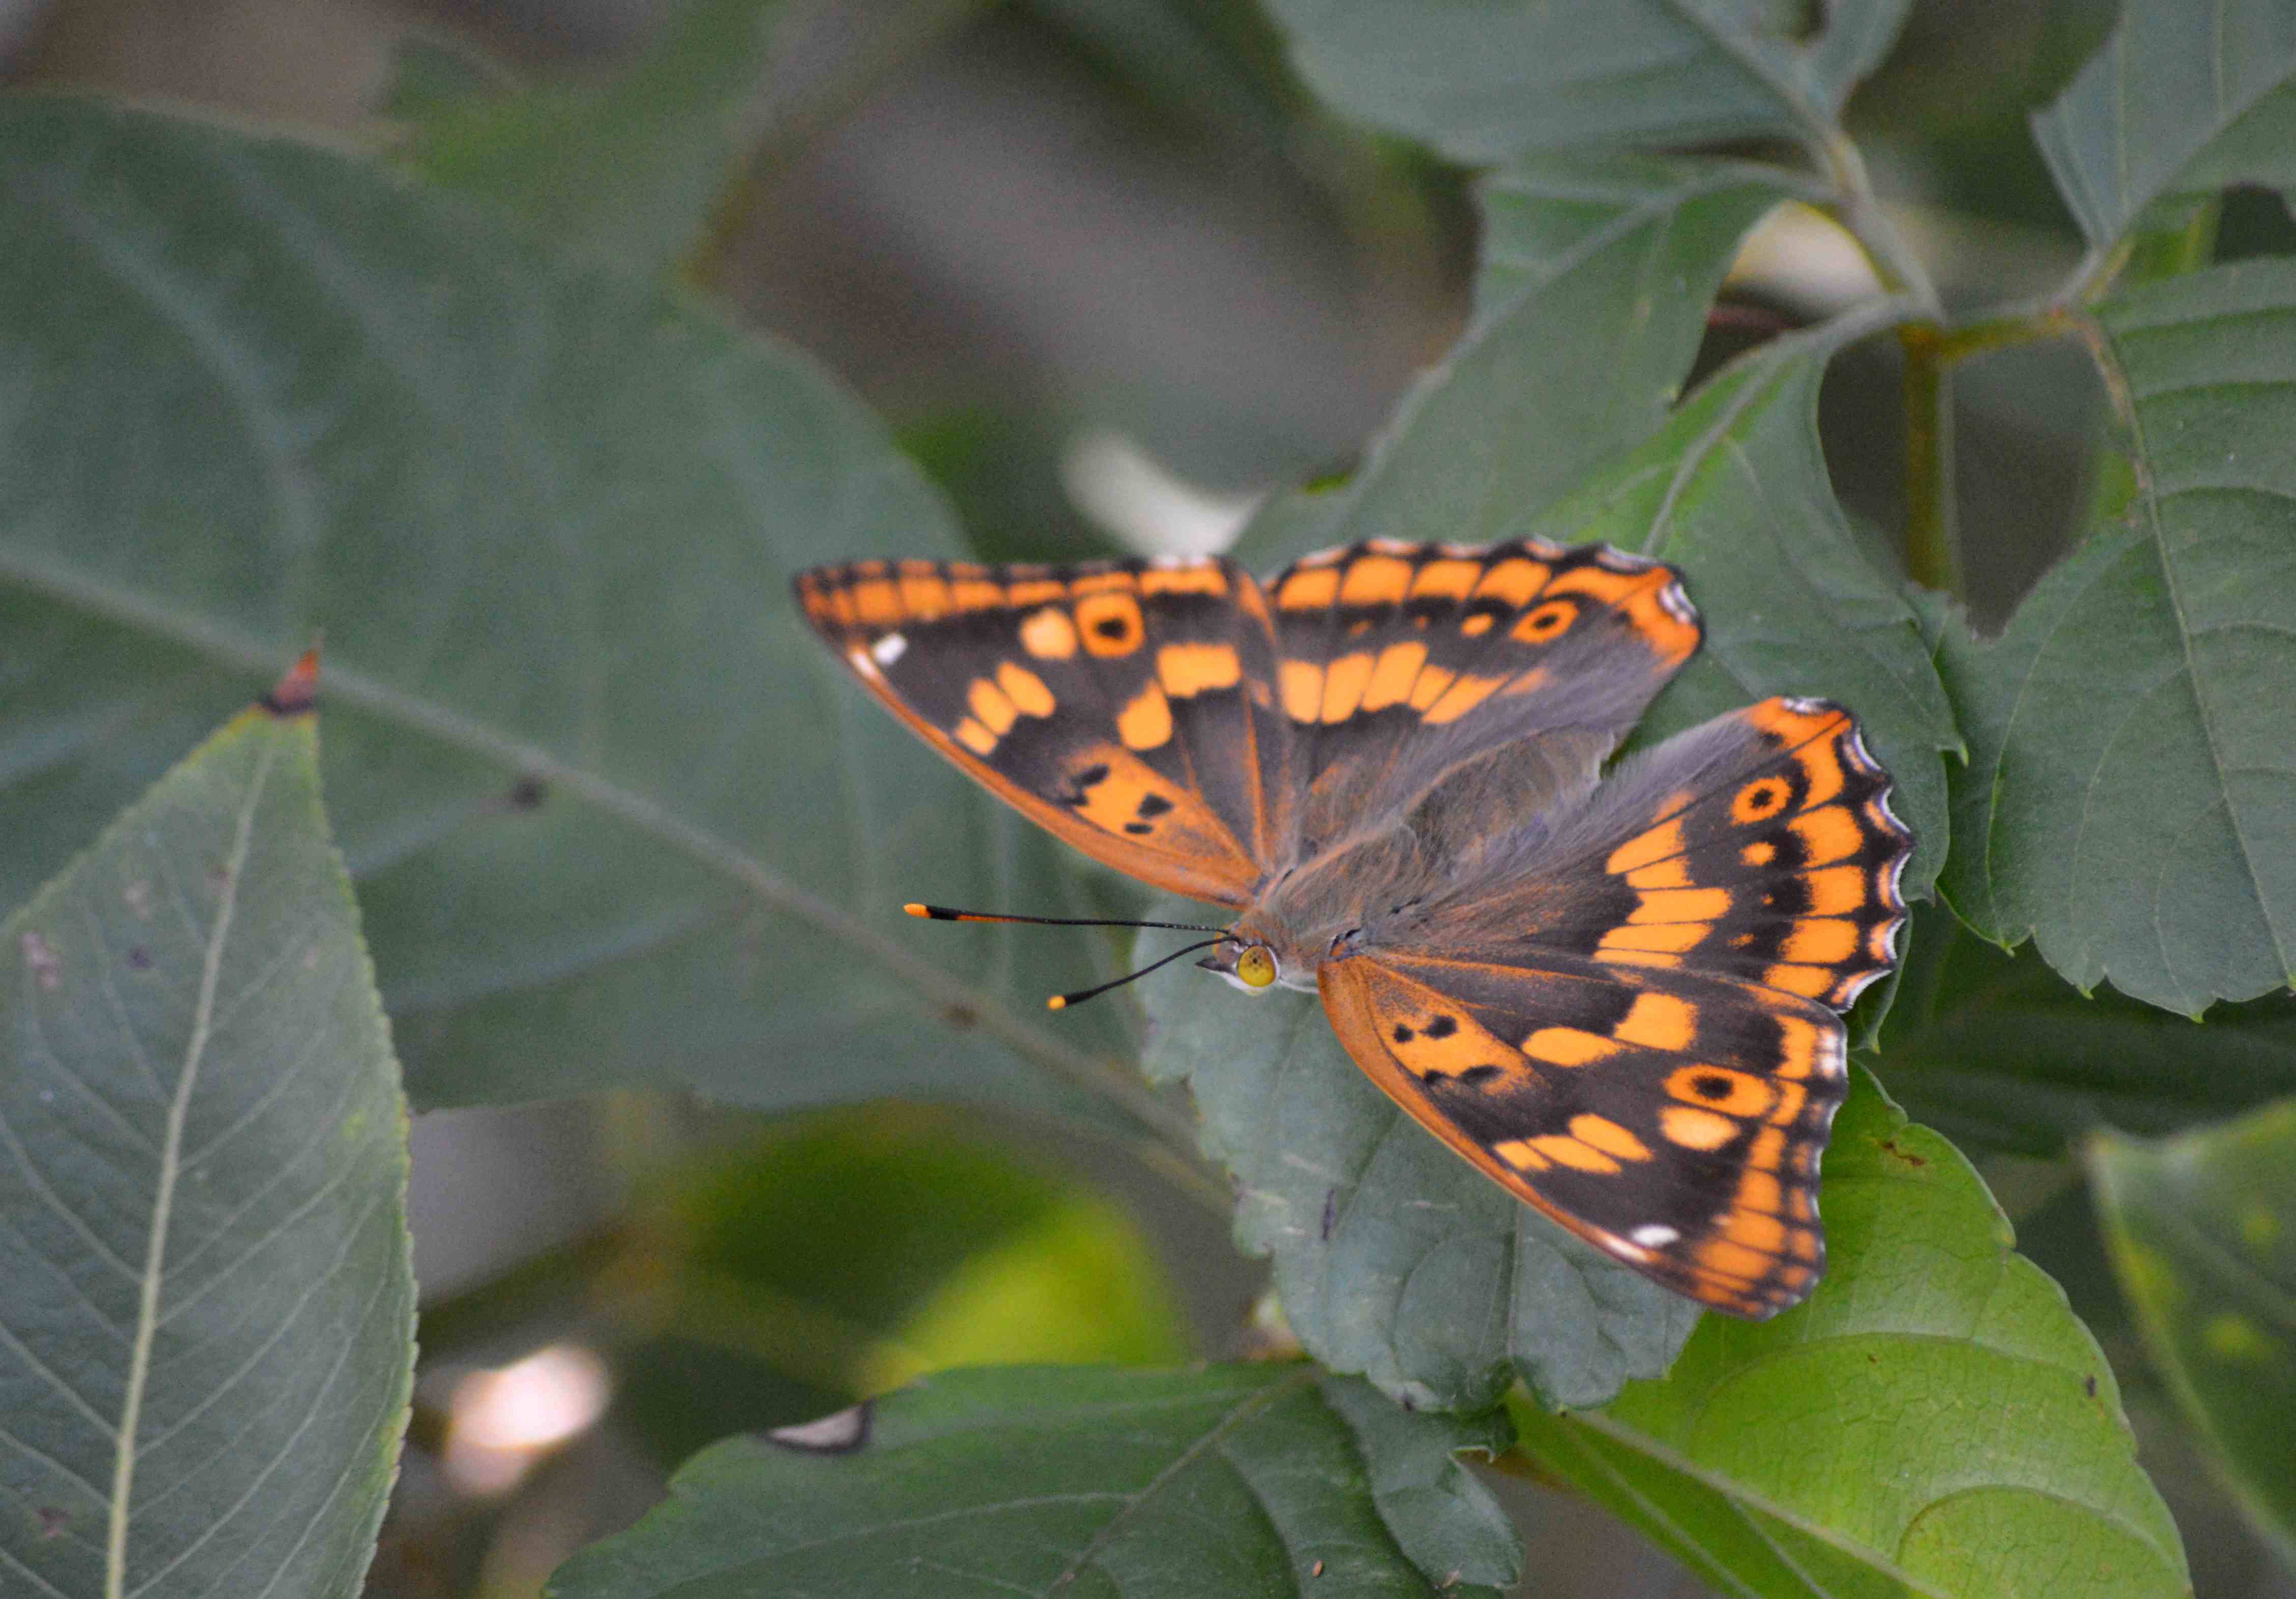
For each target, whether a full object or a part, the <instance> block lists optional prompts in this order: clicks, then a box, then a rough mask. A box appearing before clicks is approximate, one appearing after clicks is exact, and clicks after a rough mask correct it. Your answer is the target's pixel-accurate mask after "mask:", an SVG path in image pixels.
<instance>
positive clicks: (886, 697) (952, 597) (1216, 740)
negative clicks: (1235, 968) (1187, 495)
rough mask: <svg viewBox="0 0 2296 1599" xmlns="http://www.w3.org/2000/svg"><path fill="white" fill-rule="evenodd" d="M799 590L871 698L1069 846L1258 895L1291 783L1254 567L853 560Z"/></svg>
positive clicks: (1158, 874) (1176, 887)
mask: <svg viewBox="0 0 2296 1599" xmlns="http://www.w3.org/2000/svg"><path fill="white" fill-rule="evenodd" d="M796 589H797V596H798V602H799V606H800V607H801V608H802V609H803V610H804V612H805V614H806V617H807V619H808V621H809V622H811V623H812V624H813V626H814V627H815V629H816V631H819V632H820V633H821V634H822V635H823V637H824V638H825V639H828V641H829V642H830V644H831V645H832V647H834V648H835V649H836V651H837V653H838V655H839V656H840V658H841V659H843V660H844V661H845V663H846V664H848V665H849V667H851V668H852V670H853V672H855V674H856V675H857V676H858V677H859V678H860V679H861V680H862V682H863V683H865V685H867V687H868V688H869V689H870V691H871V692H872V693H873V694H875V695H876V696H878V698H880V699H881V700H883V701H884V702H885V703H886V704H887V705H890V707H891V708H892V709H893V710H894V712H895V713H898V715H899V716H900V717H901V718H902V720H904V721H906V722H908V723H909V725H910V726H911V727H913V728H914V729H916V730H917V731H918V732H919V733H921V734H922V735H923V736H924V738H926V739H927V740H928V741H929V742H930V743H931V744H932V746H934V747H935V748H936V749H938V750H939V751H940V752H941V753H942V754H945V755H947V757H948V758H949V759H950V760H952V761H955V762H956V763H957V764H958V765H959V766H961V767H963V768H964V770H965V771H968V772H970V773H972V775H973V776H974V777H976V778H978V779H980V781H981V782H983V783H985V784H987V785H988V787H990V788H992V789H994V790H995V791H996V793H997V794H999V795H1002V796H1003V797H1004V798H1005V799H1006V800H1008V801H1010V802H1011V803H1012V804H1014V805H1016V806H1017V807H1019V808H1020V809H1021V811H1023V812H1026V813H1027V814H1028V815H1029V816H1030V817H1032V818H1034V819H1035V820H1037V821H1038V822H1040V823H1042V824H1043V825H1044V826H1046V828H1050V829H1051V830H1052V831H1053V832H1054V833H1056V834H1057V835H1059V836H1060V837H1062V838H1064V839H1066V840H1067V841H1068V842H1069V843H1070V844H1072V845H1076V846H1077V847H1078V848H1079V849H1081V850H1083V851H1084V852H1085V853H1087V854H1090V855H1092V856H1094V857H1095V858H1097V859H1099V860H1101V861H1106V862H1107V863H1108V864H1110V865H1111V866H1114V867H1117V868H1119V870H1124V871H1128V872H1130V873H1131V874H1132V875H1133V876H1135V877H1137V878H1143V879H1144V880H1145V881H1147V882H1149V883H1152V884H1154V885H1156V886H1159V887H1161V888H1168V889H1171V890H1173V891H1175V892H1177V893H1181V894H1192V895H1193V896H1195V897H1197V898H1199V899H1206V900H1211V901H1215V902H1218V903H1226V904H1231V905H1241V904H1243V903H1247V902H1248V901H1249V900H1250V898H1251V892H1252V889H1253V886H1254V885H1255V884H1257V883H1258V882H1259V879H1260V878H1261V877H1262V876H1263V875H1264V873H1265V870H1266V862H1267V860H1268V859H1269V857H1270V855H1271V854H1272V853H1273V852H1274V850H1275V840H1276V839H1277V838H1278V837H1280V836H1281V834H1282V833H1283V829H1284V828H1286V827H1287V826H1288V823H1287V821H1286V820H1285V818H1284V817H1283V815H1282V814H1280V813H1276V812H1272V811H1271V805H1270V799H1269V796H1270V795H1275V796H1279V803H1280V796H1282V795H1285V794H1288V793H1289V792H1290V786H1289V783H1288V781H1287V780H1286V779H1285V777H1284V771H1283V763H1284V761H1285V758H1286V749H1287V738H1288V734H1287V729H1285V727H1284V724H1283V719H1282V717H1281V716H1280V714H1279V713H1277V712H1276V711H1275V709H1274V706H1273V696H1272V693H1271V690H1270V687H1269V685H1270V682H1271V680H1272V678H1273V664H1274V645H1273V639H1272V636H1271V633H1270V630H1269V626H1268V622H1267V606H1266V601H1265V599H1264V598H1262V596H1261V594H1260V591H1259V586H1258V585H1257V584H1256V583H1255V582H1254V581H1252V579H1251V576H1250V574H1249V573H1244V572H1242V570H1241V569H1240V568H1238V567H1236V566H1234V565H1232V564H1231V563H1228V562H1226V561H1221V560H1214V559H1204V560H1192V561H1180V562H1148V561H1137V560H1135V561H1110V562H1096V563H1093V564H1090V565H1080V566H1065V567H1057V568H1054V567H1044V566H1027V565H1005V566H983V565H969V564H964V563H955V562H935V561H900V562H886V561H856V562H853V563H850V564H849V565H838V566H824V567H817V568H816V569H815V570H813V571H811V572H808V573H804V574H803V575H801V576H800V577H799V579H798V580H797V583H796Z"/></svg>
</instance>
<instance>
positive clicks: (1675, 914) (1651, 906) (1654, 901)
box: [1627, 888, 1730, 949]
mask: <svg viewBox="0 0 2296 1599" xmlns="http://www.w3.org/2000/svg"><path fill="white" fill-rule="evenodd" d="M1729 910H1730V891H1729V890H1728V889H1726V888H1660V889H1653V890H1651V891H1648V892H1646V893H1644V895H1643V899H1642V903H1641V904H1639V905H1636V907H1635V908H1634V910H1633V911H1631V912H1630V913H1629V914H1628V917H1627V920H1628V922H1629V923H1651V922H1671V921H1712V920H1714V919H1716V918H1718V917H1720V916H1724V915H1726V914H1728V912H1729ZM1658 947H1660V948H1661V949H1663V948H1665V947H1667V946H1665V945H1663V944H1661V945H1659V946H1658ZM1684 947H1685V948H1687V947H1688V946H1687V945H1685V946H1684Z"/></svg>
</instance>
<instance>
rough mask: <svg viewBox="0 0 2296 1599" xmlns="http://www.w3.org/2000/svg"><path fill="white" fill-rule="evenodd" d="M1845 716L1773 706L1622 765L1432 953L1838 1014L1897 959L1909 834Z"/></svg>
mask: <svg viewBox="0 0 2296 1599" xmlns="http://www.w3.org/2000/svg"><path fill="white" fill-rule="evenodd" d="M1889 791H1890V779H1889V776H1888V774H1887V773H1885V772H1884V771H1882V769H1881V767H1880V766H1878V765H1877V764H1875V762H1874V759H1873V757H1872V756H1870V755H1869V754H1866V746H1865V744H1864V742H1863V740H1862V739H1861V738H1859V737H1858V732H1857V722H1856V721H1855V720H1854V719H1853V718H1852V717H1851V716H1850V714H1849V712H1847V711H1845V710H1843V709H1842V708H1841V706H1839V705H1833V704H1832V703H1831V702H1829V701H1825V700H1815V699H1769V700H1764V701H1763V702H1761V703H1760V704H1759V705H1750V706H1748V707H1747V708H1746V709H1744V710H1743V711H1738V712H1734V713H1732V714H1730V715H1727V716H1720V717H1717V718H1715V719H1714V720H1713V721H1710V722H1707V723H1705V724H1704V725H1703V726H1702V727H1697V728H1693V729H1690V730H1689V731H1687V732H1685V733H1682V734H1679V735H1677V737H1675V738H1671V739H1669V740H1668V741H1667V742H1666V743H1664V744H1662V745H1661V746H1658V747H1657V748H1655V749H1652V750H1650V751H1648V752H1646V753H1645V754H1642V755H1640V756H1638V757H1636V759H1634V760H1632V761H1629V762H1624V763H1622V764H1621V765H1620V769H1619V770H1618V771H1614V772H1613V773H1611V776H1610V778H1609V779H1607V780H1606V781H1605V782H1604V783H1603V787H1601V788H1600V789H1599V790H1598V791H1596V793H1595V795H1594V796H1593V797H1592V798H1591V799H1590V800H1589V802H1588V803H1587V804H1586V805H1585V806H1583V807H1582V808H1581V809H1579V811H1578V812H1576V813H1575V814H1573V815H1571V816H1570V817H1569V818H1568V819H1566V820H1562V821H1561V822H1559V823H1558V825H1557V826H1556V827H1555V828H1554V830H1553V832H1552V834H1551V835H1550V836H1549V837H1547V838H1546V840H1545V841H1544V842H1543V843H1542V844H1541V845H1540V846H1539V847H1538V849H1537V850H1535V851H1533V852H1531V853H1529V854H1527V855H1526V856H1525V857H1524V858H1523V859H1522V861H1521V862H1520V863H1519V864H1518V866H1517V867H1516V868H1515V870H1514V871H1513V874H1512V878H1511V880H1494V881H1491V882H1488V883H1487V884H1485V885H1483V886H1481V889H1480V892H1478V893H1476V894H1472V895H1471V896H1466V897H1464V899H1463V900H1462V902H1461V903H1460V904H1459V905H1458V906H1457V908H1456V911H1454V912H1452V913H1451V914H1449V915H1447V916H1442V917H1438V918H1435V919H1431V921H1430V922H1429V923H1428V924H1427V925H1426V927H1424V929H1423V938H1424V939H1425V941H1426V944H1427V946H1428V947H1429V948H1431V949H1433V950H1438V951H1439V950H1443V949H1447V948H1457V949H1464V950H1470V951H1473V952H1476V953H1477V954H1478V955H1479V956H1483V957H1492V956H1496V957H1498V958H1505V952H1506V951H1508V950H1510V949H1521V950H1524V951H1528V950H1529V949H1530V948H1532V947H1534V946H1535V947H1536V948H1537V949H1538V951H1540V952H1546V953H1562V954H1571V955H1579V956H1583V957H1586V958H1588V959H1591V960H1595V961H1596V962H1599V963H1603V964H1607V965H1617V966H1629V967H1636V968H1643V969H1645V970H1694V971H1701V972H1705V973H1708V974H1710V975H1713V976H1718V977H1732V978H1734V979H1736V980H1738V981H1741V982H1745V983H1751V984H1756V985H1761V986H1764V987H1767V988H1773V989H1777V990H1781V991H1783V992H1784V993H1795V994H1800V995H1802V996H1803V997H1805V998H1808V999H1813V1000H1817V1001H1822V1002H1823V1003H1825V1004H1826V1005H1829V1006H1831V1007H1833V1009H1835V1010H1845V1009H1847V1008H1848V1007H1849V1003H1850V1001H1853V1000H1855V999H1856V998H1857V994H1858V992H1859V991H1860V990H1861V989H1863V988H1864V987H1865V986H1866V984H1868V983H1870V982H1872V981H1873V980H1874V978H1876V977H1880V976H1882V974H1883V973H1884V972H1887V971H1888V970H1889V969H1890V968H1891V966H1892V965H1894V964H1895V962H1896V954H1895V951H1894V947H1893V945H1894V938H1895V935H1896V933H1897V930H1898V927H1900V926H1901V925H1903V923H1904V921H1905V918H1906V905H1905V900H1904V898H1903V896H1902V895H1901V894H1899V892H1898V878H1899V876H1900V875H1901V874H1902V873H1903V871H1904V870H1905V865H1906V861H1907V857H1908V856H1909V855H1910V854H1911V853H1912V850H1913V835H1912V834H1911V833H1910V832H1909V831H1908V830H1907V828H1906V827H1905V824H1903V823H1902V822H1900V821H1898V819H1897V818H1896V816H1894V815H1893V814H1891V812H1890V805H1889Z"/></svg>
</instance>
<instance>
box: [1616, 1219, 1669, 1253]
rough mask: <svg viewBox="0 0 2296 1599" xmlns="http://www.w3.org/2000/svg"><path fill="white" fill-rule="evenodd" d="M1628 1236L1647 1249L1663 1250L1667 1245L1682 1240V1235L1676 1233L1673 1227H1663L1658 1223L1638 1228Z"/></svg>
mask: <svg viewBox="0 0 2296 1599" xmlns="http://www.w3.org/2000/svg"><path fill="white" fill-rule="evenodd" d="M1627 1236H1628V1237H1629V1238H1631V1239H1633V1240H1635V1241H1636V1243H1638V1244H1640V1245H1642V1246H1643V1247H1644V1249H1664V1248H1666V1246H1667V1245H1669V1244H1670V1243H1672V1242H1674V1240H1677V1239H1678V1238H1680V1237H1681V1236H1682V1234H1681V1233H1679V1232H1676V1231H1675V1230H1674V1229H1673V1228H1671V1227H1668V1226H1662V1225H1661V1224H1659V1223H1657V1222H1652V1223H1651V1224H1649V1225H1648V1226H1644V1227H1637V1228H1636V1229H1635V1230H1634V1231H1633V1232H1629V1233H1628V1234H1627Z"/></svg>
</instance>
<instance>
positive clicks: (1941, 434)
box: [1898, 322, 1962, 596]
mask: <svg viewBox="0 0 2296 1599" xmlns="http://www.w3.org/2000/svg"><path fill="white" fill-rule="evenodd" d="M1943 343H1944V340H1943V338H1942V337H1941V336H1940V335H1939V332H1938V330H1937V328H1936V327H1935V326H1933V325H1931V324H1930V323H1926V322H1909V323H1907V324H1905V325H1904V326H1900V327H1899V328H1898V344H1899V345H1900V346H1901V347H1902V348H1903V349H1904V350H1905V352H1906V375H1905V399H1906V571H1907V574H1908V575H1909V576H1911V577H1912V578H1913V580H1914V581H1915V582H1917V583H1919V584H1921V585H1922V586H1923V588H1926V589H1943V590H1944V591H1945V592H1946V593H1948V594H1952V595H1956V596H1959V595H1960V594H1961V592H1962V578H1961V529H1960V525H1959V523H1960V518H1959V515H1958V514H1957V511H1956V502H1955V498H1954V468H1953V384H1952V379H1951V376H1950V374H1949V373H1948V369H1947V366H1946V363H1945V362H1944V361H1943V360H1942V359H1939V350H1940V349H1941V347H1942V345H1943Z"/></svg>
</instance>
